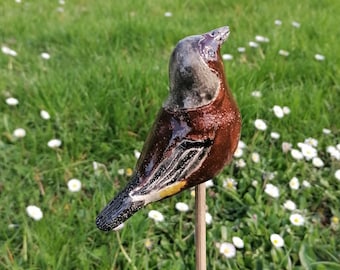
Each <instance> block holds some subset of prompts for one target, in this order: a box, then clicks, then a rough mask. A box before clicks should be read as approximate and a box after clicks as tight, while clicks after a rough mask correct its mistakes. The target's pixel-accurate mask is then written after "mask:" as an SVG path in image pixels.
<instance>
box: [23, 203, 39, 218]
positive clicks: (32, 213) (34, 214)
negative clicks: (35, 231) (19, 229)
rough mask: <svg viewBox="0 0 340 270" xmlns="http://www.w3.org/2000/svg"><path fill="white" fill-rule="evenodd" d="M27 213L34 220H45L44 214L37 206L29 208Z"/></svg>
mask: <svg viewBox="0 0 340 270" xmlns="http://www.w3.org/2000/svg"><path fill="white" fill-rule="evenodd" d="M26 213H27V215H28V216H29V217H31V218H33V219H34V220H40V219H42V218H43V212H42V211H41V209H40V208H39V207H38V206H35V205H29V206H27V207H26Z"/></svg>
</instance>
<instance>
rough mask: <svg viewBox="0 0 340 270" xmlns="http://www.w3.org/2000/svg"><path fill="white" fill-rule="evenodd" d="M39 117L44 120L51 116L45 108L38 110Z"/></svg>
mask: <svg viewBox="0 0 340 270" xmlns="http://www.w3.org/2000/svg"><path fill="white" fill-rule="evenodd" d="M40 117H41V118H42V119H44V120H48V119H50V118H51V116H50V114H49V113H48V112H47V111H45V110H41V111H40Z"/></svg>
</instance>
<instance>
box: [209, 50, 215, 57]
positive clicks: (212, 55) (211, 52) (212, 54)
mask: <svg viewBox="0 0 340 270" xmlns="http://www.w3.org/2000/svg"><path fill="white" fill-rule="evenodd" d="M208 56H209V57H210V58H214V57H215V51H214V50H213V49H209V50H208Z"/></svg>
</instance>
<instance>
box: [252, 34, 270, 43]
mask: <svg viewBox="0 0 340 270" xmlns="http://www.w3.org/2000/svg"><path fill="white" fill-rule="evenodd" d="M255 40H256V41H257V42H262V43H267V42H269V38H267V37H264V36H260V35H257V36H256V37H255Z"/></svg>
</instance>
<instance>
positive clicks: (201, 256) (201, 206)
mask: <svg viewBox="0 0 340 270" xmlns="http://www.w3.org/2000/svg"><path fill="white" fill-rule="evenodd" d="M205 196H206V195H205V183H202V184H200V185H197V186H196V187H195V240H196V243H195V244H196V270H206V268H207V255H206V225H205Z"/></svg>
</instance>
